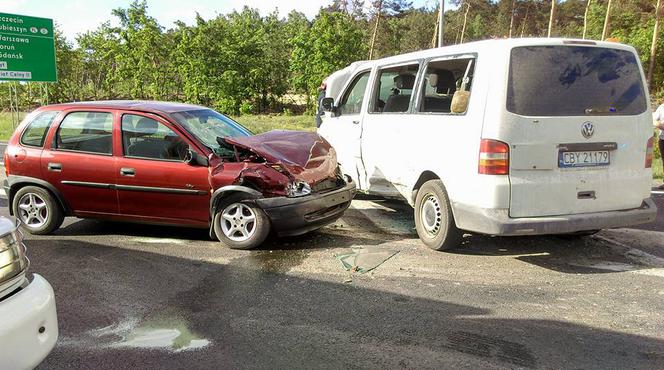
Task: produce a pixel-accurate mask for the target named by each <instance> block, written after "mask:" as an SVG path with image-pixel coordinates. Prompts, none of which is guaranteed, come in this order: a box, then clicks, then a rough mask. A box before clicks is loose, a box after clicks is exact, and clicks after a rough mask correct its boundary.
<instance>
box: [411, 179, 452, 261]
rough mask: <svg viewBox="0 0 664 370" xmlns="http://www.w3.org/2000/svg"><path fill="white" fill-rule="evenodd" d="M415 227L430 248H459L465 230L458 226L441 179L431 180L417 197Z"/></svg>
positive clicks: (420, 190) (442, 249)
mask: <svg viewBox="0 0 664 370" xmlns="http://www.w3.org/2000/svg"><path fill="white" fill-rule="evenodd" d="M415 228H416V229H417V235H419V237H420V240H422V242H423V243H424V244H425V245H426V246H427V247H429V248H431V249H434V250H437V251H445V250H450V249H453V248H457V247H458V246H459V245H461V241H462V240H463V232H462V231H461V230H459V229H458V228H457V227H456V224H455V222H454V215H453V214H452V207H451V206H450V201H449V198H448V196H447V191H446V190H445V186H444V185H443V182H442V181H440V180H429V181H427V182H425V183H424V184H423V185H422V187H421V188H420V189H419V190H418V192H417V195H416V197H415Z"/></svg>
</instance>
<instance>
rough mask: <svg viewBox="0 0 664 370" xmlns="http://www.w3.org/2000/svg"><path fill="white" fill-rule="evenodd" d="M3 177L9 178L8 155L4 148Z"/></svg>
mask: <svg viewBox="0 0 664 370" xmlns="http://www.w3.org/2000/svg"><path fill="white" fill-rule="evenodd" d="M4 157H5V177H9V154H7V149H6V148H5V156H4Z"/></svg>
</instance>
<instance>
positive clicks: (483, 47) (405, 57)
mask: <svg viewBox="0 0 664 370" xmlns="http://www.w3.org/2000/svg"><path fill="white" fill-rule="evenodd" d="M536 45H537V46H539V45H577V46H591V47H605V48H612V49H623V50H629V51H632V52H634V51H635V50H634V48H633V47H631V46H629V45H625V44H620V43H616V42H607V41H597V40H582V39H567V38H511V39H491V40H482V41H474V42H468V43H463V44H456V45H449V46H443V47H440V48H433V49H426V50H420V51H415V52H412V53H407V54H399V55H395V56H391V57H386V58H382V59H376V60H371V61H362V62H361V63H357V62H355V63H353V64H351V65H350V66H349V67H350V69H352V70H353V71H355V70H357V69H360V68H362V69H364V68H366V67H367V66H371V67H373V66H374V65H384V64H393V63H399V62H407V61H410V60H416V59H426V58H434V57H439V56H445V55H452V54H462V53H482V52H486V51H489V50H495V49H497V48H498V49H500V50H506V49H511V48H514V47H517V46H536ZM349 67H347V68H349ZM352 67H355V68H352Z"/></svg>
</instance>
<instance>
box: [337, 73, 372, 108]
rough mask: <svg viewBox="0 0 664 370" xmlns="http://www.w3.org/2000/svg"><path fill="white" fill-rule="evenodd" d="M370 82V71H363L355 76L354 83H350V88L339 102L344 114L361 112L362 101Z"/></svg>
mask: <svg viewBox="0 0 664 370" xmlns="http://www.w3.org/2000/svg"><path fill="white" fill-rule="evenodd" d="M367 82H369V71H366V72H363V73H362V74H360V75H359V76H357V77H355V80H354V81H353V83H351V84H350V86H349V87H348V90H346V92H345V93H344V96H343V98H342V99H341V104H339V113H340V114H341V115H344V114H359V113H360V110H361V109H362V102H363V101H364V92H365V91H366V88H367Z"/></svg>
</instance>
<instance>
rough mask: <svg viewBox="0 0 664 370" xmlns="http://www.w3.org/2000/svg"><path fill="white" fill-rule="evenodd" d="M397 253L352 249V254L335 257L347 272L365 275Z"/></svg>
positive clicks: (392, 251) (387, 250)
mask: <svg viewBox="0 0 664 370" xmlns="http://www.w3.org/2000/svg"><path fill="white" fill-rule="evenodd" d="M397 253H399V251H398V250H389V249H383V248H359V249H353V253H348V254H339V255H336V256H335V257H336V258H337V259H338V260H339V261H340V262H341V265H342V266H343V268H344V269H346V270H347V271H351V272H359V273H360V274H365V273H367V272H369V271H371V270H373V269H375V268H376V267H378V266H380V265H382V264H383V263H384V262H385V261H387V260H389V259H390V258H392V257H393V256H394V255H395V254H397Z"/></svg>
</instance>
